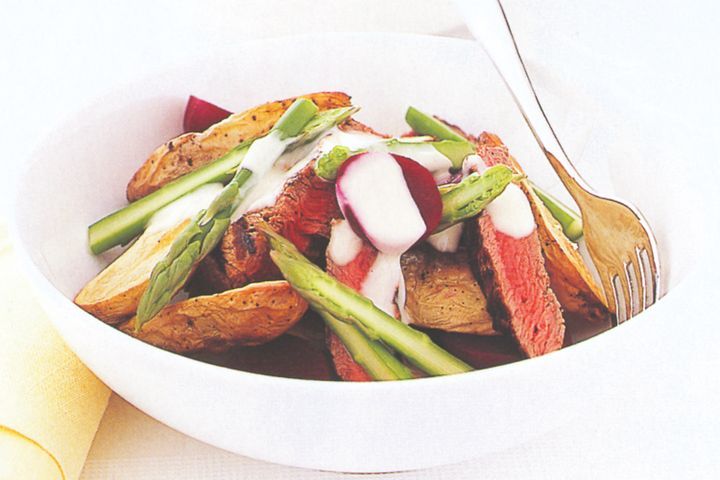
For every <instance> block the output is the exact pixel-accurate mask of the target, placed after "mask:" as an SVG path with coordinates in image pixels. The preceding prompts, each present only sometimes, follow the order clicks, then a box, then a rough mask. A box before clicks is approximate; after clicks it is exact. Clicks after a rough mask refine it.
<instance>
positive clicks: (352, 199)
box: [337, 153, 426, 255]
mask: <svg viewBox="0 0 720 480" xmlns="http://www.w3.org/2000/svg"><path fill="white" fill-rule="evenodd" d="M337 185H338V191H339V192H340V193H341V194H342V198H339V200H340V207H341V208H342V209H343V211H347V209H348V208H352V213H353V214H354V216H355V218H356V219H357V221H358V223H359V224H360V226H361V228H362V229H363V231H364V232H365V235H366V236H367V238H368V240H370V242H371V243H372V244H373V245H374V246H375V248H377V249H378V250H379V251H380V252H383V253H387V254H395V255H400V254H402V253H403V252H405V251H406V250H407V249H409V248H410V247H411V246H412V245H413V244H414V243H415V242H416V241H417V240H418V239H419V238H420V237H422V235H423V234H424V233H425V229H426V226H425V221H424V220H423V218H422V215H421V214H420V211H419V209H418V207H417V205H416V204H415V201H414V200H413V197H412V195H411V194H410V189H409V188H408V185H407V183H406V182H405V177H404V176H403V172H402V169H401V168H400V165H398V164H397V162H396V161H395V159H394V158H393V157H392V156H390V155H387V154H384V153H369V154H367V155H365V156H364V157H363V158H362V160H361V161H358V162H354V163H352V164H351V165H350V166H349V168H347V169H346V170H345V174H344V175H343V176H342V177H341V178H339V179H338V183H337Z"/></svg>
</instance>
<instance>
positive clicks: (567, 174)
mask: <svg viewBox="0 0 720 480" xmlns="http://www.w3.org/2000/svg"><path fill="white" fill-rule="evenodd" d="M456 3H457V5H458V6H459V7H460V10H461V11H462V13H463V14H464V18H465V22H466V23H467V25H468V26H469V27H470V30H471V31H472V33H473V35H474V36H475V38H477V40H478V41H479V42H480V44H481V45H482V46H483V48H484V50H485V52H486V53H487V54H488V56H489V57H490V59H491V60H492V62H493V64H494V65H495V68H496V69H497V71H498V73H499V74H500V76H501V77H502V79H503V81H504V82H505V84H506V85H507V87H508V89H509V90H510V93H511V94H512V96H513V99H514V100H515V103H516V105H517V106H518V108H519V109H520V112H521V113H522V115H523V118H524V119H525V122H526V123H527V125H528V127H529V128H530V131H531V132H532V134H533V136H534V137H535V140H536V141H537V143H538V145H539V147H540V149H541V150H542V151H543V153H544V154H545V156H546V157H547V159H548V161H549V162H550V165H552V167H553V169H554V170H555V172H556V173H557V174H558V177H560V180H561V181H562V183H563V185H565V187H566V188H567V189H568V192H570V195H572V197H573V198H574V199H575V202H576V203H577V204H578V206H579V207H580V212H581V214H582V219H583V226H584V228H583V230H584V236H585V242H586V245H587V248H588V252H589V253H590V257H591V258H592V260H593V263H594V264H595V267H596V268H597V271H598V273H599V275H600V281H601V283H602V286H603V291H604V293H605V299H606V303H607V305H608V308H610V309H611V310H612V311H613V312H614V313H615V324H616V325H617V324H619V323H622V322H624V321H625V320H627V319H628V318H630V317H631V316H633V315H636V314H637V313H639V312H641V311H643V310H645V309H646V308H647V307H649V306H650V305H652V304H653V303H655V302H656V301H657V299H658V298H659V296H660V265H659V263H658V262H659V257H658V251H657V243H656V241H655V237H654V236H653V233H652V231H651V230H650V227H649V225H648V223H647V221H646V220H645V219H644V217H643V216H642V214H641V213H640V211H639V210H638V209H637V208H635V207H634V206H632V205H630V204H628V203H627V202H625V201H622V200H619V199H617V198H612V197H609V196H607V195H599V194H597V193H595V192H593V190H592V189H591V188H590V187H589V186H588V184H587V183H586V182H585V181H584V180H583V179H582V177H581V176H580V174H579V173H578V171H577V170H576V169H575V167H574V166H573V165H572V163H571V162H570V159H569V158H568V156H567V154H566V153H565V149H564V148H563V147H562V144H561V143H560V140H559V139H558V137H557V135H556V134H555V131H554V130H553V128H552V126H551V125H550V122H549V121H548V118H547V116H546V115H545V111H544V110H543V107H542V105H541V104H540V100H539V99H538V97H537V94H536V93H535V87H534V86H533V84H532V80H531V79H530V76H529V75H528V72H527V69H526V68H525V64H524V62H523V60H522V56H521V55H520V51H519V50H518V47H517V43H516V42H515V37H514V36H513V34H512V30H511V28H510V24H509V22H508V20H507V16H506V15H505V10H504V9H503V6H502V4H501V3H500V0H456ZM531 119H532V120H531ZM548 145H554V147H553V149H554V150H555V151H556V153H558V154H559V155H554V154H553V153H551V151H550V149H549V148H546V146H548Z"/></svg>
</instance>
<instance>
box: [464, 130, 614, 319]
mask: <svg viewBox="0 0 720 480" xmlns="http://www.w3.org/2000/svg"><path fill="white" fill-rule="evenodd" d="M478 142H479V143H481V144H486V145H493V146H502V145H503V143H502V141H501V140H500V138H499V137H498V136H497V135H494V134H491V133H487V132H485V133H482V134H481V135H480V136H479V137H478ZM509 158H510V160H511V161H512V162H513V165H514V168H515V169H516V170H517V171H518V172H522V168H521V167H520V165H518V163H517V161H515V159H514V158H513V157H512V156H510V157H509ZM520 187H521V188H522V189H523V191H524V192H525V194H526V195H527V196H528V198H529V199H530V205H531V207H532V210H533V215H534V216H535V223H537V225H538V234H539V235H540V242H541V244H542V249H543V255H544V256H545V268H546V269H547V272H548V275H549V276H550V286H551V287H552V289H553V292H555V295H556V296H557V299H558V301H559V302H560V305H561V306H562V308H563V311H564V313H565V314H567V315H570V316H573V317H575V318H582V319H586V320H589V321H597V322H605V321H607V319H608V315H609V312H608V309H607V306H606V305H607V304H606V300H605V296H604V295H603V292H602V290H601V289H600V287H599V285H598V284H597V283H596V282H595V281H594V279H593V277H592V275H591V273H590V271H589V270H588V268H587V266H586V265H585V262H583V259H582V258H581V257H580V253H579V252H578V250H577V247H576V246H575V244H574V243H572V242H571V241H570V240H569V239H568V238H567V237H566V236H565V234H564V233H563V231H562V227H561V226H560V224H559V223H558V221H557V220H555V217H553V216H552V214H551V213H550V211H549V210H548V209H547V207H545V204H543V202H542V200H540V198H539V197H538V196H537V195H536V194H535V192H534V191H533V189H532V187H530V184H529V183H528V182H527V181H522V182H521V183H520Z"/></svg>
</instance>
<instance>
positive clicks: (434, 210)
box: [393, 155, 442, 240]
mask: <svg viewBox="0 0 720 480" xmlns="http://www.w3.org/2000/svg"><path fill="white" fill-rule="evenodd" d="M393 157H395V160H396V161H397V162H398V164H399V165H400V168H402V171H403V176H404V177H405V181H406V182H407V184H408V188H409V189H410V195H412V197H413V200H415V203H416V204H417V205H418V207H419V210H420V215H422V217H423V220H424V221H425V227H426V230H425V234H424V235H423V236H422V238H420V240H425V239H426V238H427V237H429V236H430V234H432V232H434V231H435V229H436V228H437V226H438V225H440V219H441V218H442V198H441V197H440V191H439V190H438V188H437V184H436V183H435V178H434V177H433V176H432V173H430V170H428V169H427V168H425V167H423V166H422V165H420V164H419V163H418V162H416V161H415V160H412V159H410V158H407V157H403V156H401V155H393Z"/></svg>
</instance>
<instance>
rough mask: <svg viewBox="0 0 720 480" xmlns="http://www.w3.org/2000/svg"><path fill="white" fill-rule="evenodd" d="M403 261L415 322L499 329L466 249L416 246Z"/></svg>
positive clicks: (481, 331)
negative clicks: (456, 250) (449, 250)
mask: <svg viewBox="0 0 720 480" xmlns="http://www.w3.org/2000/svg"><path fill="white" fill-rule="evenodd" d="M401 264H402V271H403V277H404V278H405V286H406V290H407V294H406V295H407V298H406V302H405V308H406V309H407V312H408V313H409V314H410V317H411V318H412V322H411V324H412V325H417V326H420V327H425V328H434V329H438V330H444V331H447V332H457V333H472V334H475V335H496V334H497V333H498V332H496V331H495V330H494V329H493V321H492V317H490V314H489V313H488V311H487V308H486V307H487V301H486V299H485V295H483V292H482V290H481V289H480V285H479V284H478V282H477V280H476V279H475V276H474V274H473V271H472V269H471V268H470V261H469V260H468V256H467V254H466V253H465V252H463V251H459V252H457V253H440V252H436V251H435V250H433V249H432V248H431V247H422V248H420V247H416V248H414V249H412V250H410V251H409V252H407V253H406V254H404V255H403V256H402V259H401Z"/></svg>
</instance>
